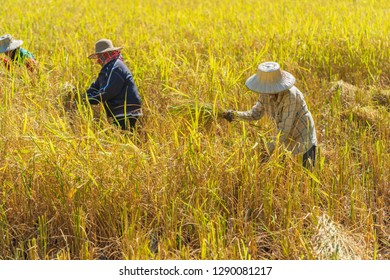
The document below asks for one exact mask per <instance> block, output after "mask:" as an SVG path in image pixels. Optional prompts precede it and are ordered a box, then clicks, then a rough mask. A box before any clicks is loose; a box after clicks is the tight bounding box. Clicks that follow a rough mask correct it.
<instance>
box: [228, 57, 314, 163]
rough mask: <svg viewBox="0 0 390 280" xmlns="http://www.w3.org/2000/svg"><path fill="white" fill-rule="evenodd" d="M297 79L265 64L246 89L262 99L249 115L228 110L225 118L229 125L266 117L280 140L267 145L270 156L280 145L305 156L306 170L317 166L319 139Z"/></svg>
mask: <svg viewBox="0 0 390 280" xmlns="http://www.w3.org/2000/svg"><path fill="white" fill-rule="evenodd" d="M294 83H295V78H294V76H293V75H292V74H290V73H289V72H287V71H283V70H281V69H280V66H279V64H278V63H276V62H264V63H261V64H260V65H259V66H258V68H257V73H256V74H254V75H252V76H251V77H250V78H249V79H247V81H246V83H245V85H246V86H247V88H248V89H250V90H251V91H254V92H256V93H259V99H258V101H257V103H256V105H254V106H253V107H252V109H251V110H249V111H233V110H228V111H227V112H226V113H224V115H223V116H224V118H225V119H227V120H228V121H230V122H231V121H233V120H245V121H253V120H258V119H260V118H261V117H262V116H263V115H264V114H265V113H266V114H268V115H269V116H270V117H271V118H272V119H274V120H275V122H276V125H277V129H278V131H279V133H278V136H275V137H274V138H273V139H272V140H271V141H270V142H268V143H267V150H268V153H272V152H273V151H274V149H275V142H276V140H277V137H279V142H280V143H283V144H284V146H285V147H286V148H287V149H288V150H290V151H291V152H292V153H293V154H303V158H302V160H303V166H304V167H309V166H314V164H315V159H316V146H317V137H316V130H315V126H314V120H313V117H312V115H311V113H310V111H309V110H308V108H307V105H306V102H305V99H304V97H303V94H302V93H301V92H300V91H299V89H298V88H296V87H295V86H294Z"/></svg>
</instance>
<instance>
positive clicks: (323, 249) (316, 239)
mask: <svg viewBox="0 0 390 280" xmlns="http://www.w3.org/2000/svg"><path fill="white" fill-rule="evenodd" d="M312 245H313V249H314V255H315V256H316V257H317V259H319V260H331V259H338V260H360V259H363V257H364V248H365V244H364V238H361V237H357V236H356V235H352V234H351V233H348V232H346V230H345V229H344V228H343V227H342V226H341V225H338V224H336V223H335V222H333V221H332V220H331V219H330V218H329V216H327V215H326V214H323V215H322V216H321V217H320V218H319V219H318V224H317V228H316V234H315V235H314V236H313V237H312Z"/></svg>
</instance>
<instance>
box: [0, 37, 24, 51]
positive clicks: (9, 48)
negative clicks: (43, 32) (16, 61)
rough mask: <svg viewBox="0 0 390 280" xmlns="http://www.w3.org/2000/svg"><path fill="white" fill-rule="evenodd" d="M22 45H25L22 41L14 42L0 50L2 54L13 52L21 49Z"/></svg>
mask: <svg viewBox="0 0 390 280" xmlns="http://www.w3.org/2000/svg"><path fill="white" fill-rule="evenodd" d="M22 44H23V41H22V40H12V42H11V43H10V44H9V45H8V46H6V47H3V48H2V49H0V53H5V52H9V51H13V50H15V49H17V48H19V47H20V46H21V45H22Z"/></svg>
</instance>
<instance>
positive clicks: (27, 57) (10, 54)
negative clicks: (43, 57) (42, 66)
mask: <svg viewBox="0 0 390 280" xmlns="http://www.w3.org/2000/svg"><path fill="white" fill-rule="evenodd" d="M22 44H23V41H22V40H15V39H13V38H12V36H11V35H10V34H6V35H3V36H1V37H0V53H4V54H5V55H6V56H5V57H2V58H1V60H2V61H3V63H4V65H5V66H6V67H7V69H11V65H12V64H19V65H20V64H24V65H26V67H27V69H29V70H30V71H31V72H34V71H35V70H36V69H37V68H38V63H37V61H36V59H35V57H34V55H33V54H32V53H30V52H29V51H27V50H25V49H23V48H21V47H20V46H21V45H22Z"/></svg>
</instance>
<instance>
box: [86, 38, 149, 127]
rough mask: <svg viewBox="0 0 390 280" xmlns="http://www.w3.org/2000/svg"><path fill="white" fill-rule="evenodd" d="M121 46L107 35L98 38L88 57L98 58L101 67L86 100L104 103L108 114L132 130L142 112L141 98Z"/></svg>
mask: <svg viewBox="0 0 390 280" xmlns="http://www.w3.org/2000/svg"><path fill="white" fill-rule="evenodd" d="M121 49H122V47H114V46H113V44H112V42H111V40H108V39H101V40H99V41H97V42H96V44H95V53H93V54H91V55H90V56H88V58H90V59H97V62H98V63H99V64H100V65H101V66H102V69H101V70H100V73H99V75H98V77H97V79H96V80H95V82H93V83H92V85H91V86H90V87H89V88H88V89H87V101H88V102H89V103H90V104H99V103H102V104H104V108H105V110H106V114H107V117H109V118H112V119H113V120H114V124H116V125H118V126H120V127H121V128H122V129H123V130H127V129H129V130H131V131H133V130H134V129H135V126H136V122H137V119H138V118H139V117H140V116H142V109H141V98H140V95H139V93H138V89H137V86H136V85H135V82H134V79H133V75H132V73H131V72H130V70H129V69H128V68H127V67H126V65H125V64H124V62H123V58H122V55H121V52H120V51H121Z"/></svg>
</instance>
